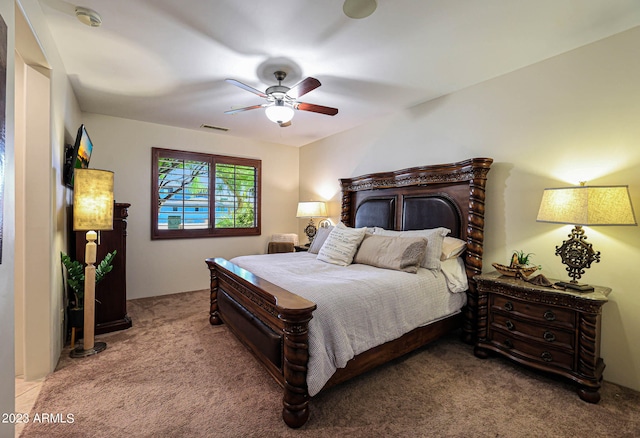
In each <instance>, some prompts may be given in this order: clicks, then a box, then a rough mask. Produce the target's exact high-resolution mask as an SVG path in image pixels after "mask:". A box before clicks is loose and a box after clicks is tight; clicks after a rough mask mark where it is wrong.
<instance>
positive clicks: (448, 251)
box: [440, 237, 467, 261]
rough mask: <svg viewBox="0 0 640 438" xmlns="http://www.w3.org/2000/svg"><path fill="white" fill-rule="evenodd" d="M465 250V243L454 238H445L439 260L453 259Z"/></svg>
mask: <svg viewBox="0 0 640 438" xmlns="http://www.w3.org/2000/svg"><path fill="white" fill-rule="evenodd" d="M465 249H467V242H465V241H464V240H460V239H456V238H455V237H445V238H444V241H443V242H442V254H441V255H440V260H441V261H444V260H449V259H455V258H456V257H458V256H459V255H460V254H462V253H463V252H464V250H465Z"/></svg>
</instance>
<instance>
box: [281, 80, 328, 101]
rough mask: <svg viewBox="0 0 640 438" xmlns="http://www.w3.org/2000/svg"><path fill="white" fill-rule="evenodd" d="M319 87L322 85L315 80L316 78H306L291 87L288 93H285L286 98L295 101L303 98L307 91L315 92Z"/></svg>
mask: <svg viewBox="0 0 640 438" xmlns="http://www.w3.org/2000/svg"><path fill="white" fill-rule="evenodd" d="M320 85H322V84H321V83H320V81H319V80H317V79H316V78H312V77H308V78H306V79H303V80H301V81H300V82H298V83H297V84H295V85H294V86H293V87H291V88H290V89H289V91H287V96H289V97H291V98H292V99H297V98H299V97H301V96H304V95H305V94H307V93H308V92H309V91H313V90H315V89H316V88H318V87H319V86H320Z"/></svg>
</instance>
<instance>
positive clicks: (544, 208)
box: [537, 186, 637, 226]
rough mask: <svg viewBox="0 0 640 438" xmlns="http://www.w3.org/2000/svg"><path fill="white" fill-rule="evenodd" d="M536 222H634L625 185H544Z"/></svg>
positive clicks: (623, 223)
mask: <svg viewBox="0 0 640 438" xmlns="http://www.w3.org/2000/svg"><path fill="white" fill-rule="evenodd" d="M537 221H538V222H551V223H556V224H572V225H588V226H593V225H637V222H636V218H635V215H634V212H633V206H632V205H631V198H630V196H629V188H628V186H579V187H563V188H552V189H545V190H544V193H543V194H542V202H541V203H540V210H539V211H538V218H537Z"/></svg>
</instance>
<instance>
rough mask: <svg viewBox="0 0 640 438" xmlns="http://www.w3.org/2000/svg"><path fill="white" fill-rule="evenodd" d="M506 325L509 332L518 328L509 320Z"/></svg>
mask: <svg viewBox="0 0 640 438" xmlns="http://www.w3.org/2000/svg"><path fill="white" fill-rule="evenodd" d="M505 325H506V326H507V328H508V329H509V330H514V329H515V328H516V326H515V325H514V324H513V323H512V322H511V321H509V320H508V319H507V321H506V322H505Z"/></svg>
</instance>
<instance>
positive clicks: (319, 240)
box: [309, 225, 334, 254]
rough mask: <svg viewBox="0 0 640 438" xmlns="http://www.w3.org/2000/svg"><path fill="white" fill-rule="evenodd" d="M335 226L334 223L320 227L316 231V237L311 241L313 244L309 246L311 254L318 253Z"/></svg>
mask: <svg viewBox="0 0 640 438" xmlns="http://www.w3.org/2000/svg"><path fill="white" fill-rule="evenodd" d="M333 228H334V227H333V225H331V226H330V227H326V228H318V231H316V237H314V238H313V242H311V246H309V252H310V253H311V254H318V252H319V251H320V248H322V245H324V241H325V240H327V237H328V236H329V233H331V230H333Z"/></svg>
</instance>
